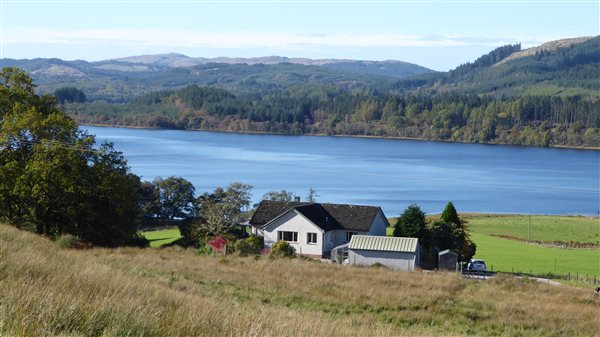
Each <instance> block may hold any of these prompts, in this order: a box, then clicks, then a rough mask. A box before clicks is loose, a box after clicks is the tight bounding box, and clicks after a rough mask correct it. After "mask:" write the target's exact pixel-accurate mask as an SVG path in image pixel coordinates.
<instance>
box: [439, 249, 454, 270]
mask: <svg viewBox="0 0 600 337" xmlns="http://www.w3.org/2000/svg"><path fill="white" fill-rule="evenodd" d="M457 261H458V254H456V253H455V252H453V251H451V250H450V249H446V250H442V251H441V252H439V253H438V269H439V270H446V271H456V269H457V268H456V262H457Z"/></svg>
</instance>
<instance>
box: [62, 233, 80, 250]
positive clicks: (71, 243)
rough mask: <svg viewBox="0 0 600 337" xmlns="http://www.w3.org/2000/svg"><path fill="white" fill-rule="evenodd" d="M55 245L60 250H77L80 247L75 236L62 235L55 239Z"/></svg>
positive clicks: (78, 240)
mask: <svg viewBox="0 0 600 337" xmlns="http://www.w3.org/2000/svg"><path fill="white" fill-rule="evenodd" d="M56 244H57V245H58V246H59V247H60V248H78V247H80V246H81V245H82V242H81V240H80V239H79V238H78V237H76V236H75V235H71V234H63V235H60V236H59V237H57V238H56Z"/></svg>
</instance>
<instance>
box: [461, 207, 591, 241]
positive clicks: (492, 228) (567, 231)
mask: <svg viewBox="0 0 600 337" xmlns="http://www.w3.org/2000/svg"><path fill="white" fill-rule="evenodd" d="M530 218H531V238H530V239H531V240H535V241H545V242H556V241H562V242H580V243H600V218H592V217H584V216H549V215H532V216H531V217H530V216H528V215H492V214H490V215H488V214H478V215H472V214H467V215H463V216H462V219H463V220H466V221H468V224H469V229H470V230H471V232H473V233H477V234H484V235H506V236H512V237H515V238H519V239H523V240H527V239H528V231H529V219H530Z"/></svg>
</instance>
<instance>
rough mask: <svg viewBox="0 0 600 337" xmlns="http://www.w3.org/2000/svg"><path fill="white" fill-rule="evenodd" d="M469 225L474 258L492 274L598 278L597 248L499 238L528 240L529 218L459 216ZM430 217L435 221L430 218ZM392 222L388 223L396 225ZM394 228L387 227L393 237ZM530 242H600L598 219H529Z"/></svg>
mask: <svg viewBox="0 0 600 337" xmlns="http://www.w3.org/2000/svg"><path fill="white" fill-rule="evenodd" d="M460 216H461V219H463V220H466V221H467V222H468V226H469V231H470V233H471V238H472V239H473V241H474V242H475V244H477V254H476V255H475V258H479V259H483V260H485V261H486V263H487V265H488V268H491V267H492V266H493V267H494V270H495V271H506V272H512V271H514V272H523V273H529V272H530V271H531V272H532V273H533V274H535V275H544V274H547V273H554V274H566V273H569V272H570V273H571V274H572V275H576V273H579V275H584V276H585V274H588V276H592V277H593V276H594V275H596V277H600V249H597V248H596V249H592V248H568V249H567V248H557V247H548V246H543V245H540V244H533V243H527V242H523V241H519V240H513V239H508V238H503V237H498V236H499V235H500V236H507V237H513V238H517V239H520V240H527V236H528V230H529V229H528V227H529V218H530V217H529V216H528V215H498V214H461V215H460ZM429 218H435V216H431V217H429ZM395 220H396V219H391V220H390V224H395V223H396V221H395ZM392 232H393V228H388V231H387V233H388V235H392ZM531 240H534V241H541V242H546V243H555V242H571V243H585V244H593V243H596V244H597V243H598V242H599V241H600V219H599V218H593V217H583V216H546V215H532V216H531Z"/></svg>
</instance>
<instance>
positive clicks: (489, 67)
mask: <svg viewBox="0 0 600 337" xmlns="http://www.w3.org/2000/svg"><path fill="white" fill-rule="evenodd" d="M519 50H520V45H507V46H503V47H499V48H497V49H495V50H493V51H492V52H490V53H488V54H486V55H484V56H482V57H480V58H479V59H477V60H476V61H475V62H473V63H467V64H464V65H461V66H459V67H457V68H456V69H454V70H451V71H449V72H446V73H435V74H426V75H420V76H416V77H413V78H410V79H406V80H400V81H398V83H397V85H396V89H397V90H406V91H415V90H416V91H419V92H424V93H428V94H435V93H437V92H455V93H478V94H484V93H488V94H493V95H496V96H502V95H509V96H518V95H561V96H577V95H580V96H596V97H598V96H600V93H599V92H598V90H600V81H598V78H600V36H598V37H595V38H592V39H589V40H587V41H585V42H582V43H577V44H571V45H569V46H568V47H565V48H558V49H556V50H543V49H542V50H540V51H538V52H536V53H535V54H533V55H530V56H526V57H521V58H517V59H513V60H510V61H507V62H500V61H501V60H503V59H505V58H507V57H508V56H510V55H511V54H513V53H515V52H517V51H519ZM498 62H500V63H498Z"/></svg>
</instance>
